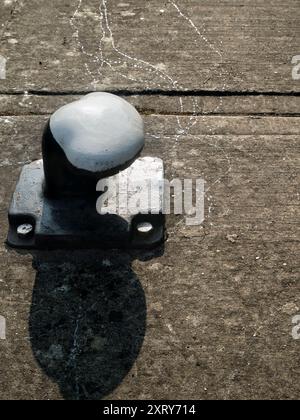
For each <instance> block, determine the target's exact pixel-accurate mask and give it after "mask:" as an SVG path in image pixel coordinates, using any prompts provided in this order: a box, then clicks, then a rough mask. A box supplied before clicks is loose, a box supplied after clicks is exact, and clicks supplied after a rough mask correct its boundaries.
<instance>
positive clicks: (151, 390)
mask: <svg viewBox="0 0 300 420" xmlns="http://www.w3.org/2000/svg"><path fill="white" fill-rule="evenodd" d="M299 6H300V2H299V1H298V0H289V2H288V4H283V3H282V2H281V1H279V0H272V1H269V2H268V3H266V2H265V1H262V0H252V1H250V0H249V1H248V0H239V1H233V0H223V1H217V0H214V1H211V0H202V1H201V2H199V1H196V0H187V1H183V0H177V1H165V2H161V1H158V0H153V1H151V2H147V1H144V0H139V1H137V0H126V2H120V1H115V0H101V1H100V0H97V1H96V0H86V1H84V0H82V1H81V0H79V1H74V0H72V1H68V2H67V1H61V0H60V1H58V0H54V1H53V2H51V3H49V2H42V3H41V2H40V1H39V2H38V1H35V0H31V1H28V2H25V1H22V0H16V1H13V0H12V1H9V0H7V1H1V3H0V7H1V13H0V24H1V29H0V34H1V46H0V54H1V55H3V56H5V57H6V58H7V59H8V61H7V78H6V80H0V179H1V182H0V226H1V229H0V242H1V244H2V245H1V247H0V316H1V317H2V318H1V325H2V329H3V319H5V324H6V331H5V335H3V334H0V355H1V361H0V377H1V381H0V398H1V399H61V398H66V399H98V398H113V399H121V398H124V399H139V398H147V399H148V398H149V399H150V398H153V399H169V398H170V399H181V398H186V399H193V398H195V399H215V398H218V399H254V398H263V399H278V398H281V399H298V398H299V396H300V383H299V373H300V364H299V361H300V360H299V346H300V341H297V340H294V339H293V337H292V328H293V325H292V319H293V317H294V316H296V315H300V300H299V292H300V285H299V132H300V118H299V105H300V103H299V98H300V97H299V92H300V81H295V80H293V79H292V65H291V60H292V57H293V56H295V55H298V54H300V50H299V35H300V33H299V32H300V30H299V28H300V25H299V23H300V22H299V20H300V9H299ZM95 89H97V90H101V89H103V90H106V91H111V92H114V93H116V92H117V93H118V92H119V93H120V94H121V95H122V96H124V97H126V98H127V100H129V101H130V102H131V103H132V104H134V105H136V106H137V108H138V109H139V111H140V112H141V113H142V114H143V117H144V119H145V124H146V133H147V137H146V148H145V151H144V152H143V154H144V155H151V156H157V157H161V158H163V159H164V161H165V166H166V172H167V176H168V178H170V179H171V178H174V177H177V178H198V177H201V178H204V179H205V182H206V218H205V222H204V223H203V225H202V226H198V227H188V226H186V224H185V220H184V217H182V216H170V217H169V218H168V221H167V224H168V235H169V237H168V240H167V242H166V243H165V245H164V247H163V248H161V249H158V250H156V251H155V252H149V253H146V254H145V253H124V252H122V253H121V252H118V251H106V252H103V251H90V252H77V251H76V252H67V253H65V252H59V251H57V252H51V253H34V254H20V253H16V252H14V251H11V250H9V249H7V248H6V247H5V245H4V241H5V237H6V232H7V219H6V218H7V215H6V213H7V207H8V204H9V200H10V197H11V193H12V191H13V189H14V185H15V182H16V180H17V177H18V174H19V172H20V169H21V167H22V165H23V164H24V163H26V162H28V161H32V160H34V159H38V158H40V156H41V153H40V139H41V132H42V129H43V127H44V124H45V122H46V120H47V118H48V116H49V114H51V113H52V112H53V111H54V110H55V109H56V108H57V107H59V106H61V105H62V104H65V103H68V102H71V101H72V100H74V98H77V97H80V96H81V95H82V94H83V93H84V92H88V91H92V90H95Z"/></svg>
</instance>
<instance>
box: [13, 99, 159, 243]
mask: <svg viewBox="0 0 300 420" xmlns="http://www.w3.org/2000/svg"><path fill="white" fill-rule="evenodd" d="M144 141H145V140H144V125H143V120H142V118H141V116H140V115H139V113H138V112H137V111H136V109H135V108H134V107H133V106H131V105H130V104H129V103H128V102H126V101H125V100H124V99H122V98H120V97H118V96H115V95H111V94H108V93H100V92H99V93H92V94H89V95H87V96H85V97H84V98H82V99H80V100H78V101H76V102H73V103H70V104H68V105H66V106H64V107H62V108H60V109H58V110H57V111H56V112H55V113H54V114H53V115H52V116H51V118H50V119H49V121H48V122H47V124H46V127H45V130H44V133H43V137H42V155H43V159H42V160H41V161H36V162H32V163H31V164H30V165H26V166H25V167H24V168H23V170H22V173H21V176H20V179H19V182H18V184H17V187H16V191H15V194H14V196H13V199H12V203H11V206H10V210H9V222H10V228H9V234H8V240H7V242H8V244H9V245H11V246H13V247H19V248H64V247H68V248H82V247H84V248H94V247H131V246H134V247H150V246H154V245H156V244H157V243H159V242H161V241H162V240H163V238H164V216H163V214H162V213H163V197H162V194H163V191H162V190H161V188H160V187H159V186H158V185H159V182H158V181H163V178H164V176H163V172H164V169H163V163H162V161H161V160H160V159H157V158H144V159H138V156H139V155H140V153H141V151H142V149H143V147H144ZM127 168H128V169H127ZM119 172H122V174H123V178H124V176H125V177H127V178H128V191H127V192H128V198H129V197H132V195H134V194H135V192H136V191H135V190H136V188H135V186H134V183H135V182H140V181H143V180H144V181H147V180H149V181H150V180H151V179H155V180H157V183H156V184H155V185H157V188H158V194H159V196H160V208H159V209H157V207H156V208H155V209H152V208H151V203H149V204H148V207H147V209H146V211H145V209H144V210H143V211H142V212H141V211H139V209H137V210H136V211H135V212H131V213H130V212H129V213H125V214H124V211H123V210H120V206H119V207H118V206H116V207H115V210H113V211H111V210H110V211H108V213H107V214H102V212H100V213H99V211H98V208H97V207H96V203H97V196H99V195H100V194H101V191H100V190H98V191H96V186H97V184H98V182H99V180H107V179H108V178H109V179H110V180H112V177H113V176H114V175H116V174H118V173H119ZM113 181H114V182H115V183H118V182H119V181H118V178H116V177H114V179H113ZM146 184H147V183H145V185H146ZM116 191H117V193H116V194H117V195H116V197H114V198H113V199H114V200H115V202H116V204H119V203H118V201H120V199H121V198H122V199H124V194H123V195H122V196H121V195H120V194H119V191H118V188H116ZM118 194H119V195H118ZM121 207H122V209H123V208H124V206H121Z"/></svg>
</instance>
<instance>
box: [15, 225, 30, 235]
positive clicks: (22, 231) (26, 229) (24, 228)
mask: <svg viewBox="0 0 300 420" xmlns="http://www.w3.org/2000/svg"><path fill="white" fill-rule="evenodd" d="M32 231H33V226H32V225H31V224H29V223H24V224H23V225H20V226H18V228H17V233H18V236H19V237H21V238H25V237H26V236H28V235H30V233H31V232H32Z"/></svg>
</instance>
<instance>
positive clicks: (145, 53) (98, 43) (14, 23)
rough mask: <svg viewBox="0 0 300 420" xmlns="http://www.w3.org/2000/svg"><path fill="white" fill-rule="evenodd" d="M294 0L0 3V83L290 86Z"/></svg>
mask: <svg viewBox="0 0 300 420" xmlns="http://www.w3.org/2000/svg"><path fill="white" fill-rule="evenodd" d="M299 5H300V3H299V0H289V2H288V4H286V3H285V2H282V0H272V1H268V2H267V3H266V2H265V0H243V1H238V2H237V1H236V0H226V1H225V0H223V1H212V0H202V1H201V2H200V1H198V0H189V1H183V0H176V1H173V0H168V1H165V2H161V1H160V0H152V1H141V0H127V1H126V2H120V1H119V0H72V1H71V2H65V1H61V0H53V1H51V2H43V3H42V5H41V2H40V0H31V1H30V2H26V1H23V0H16V1H14V2H12V1H6V2H4V4H3V2H2V4H1V15H2V16H1V23H2V22H3V23H2V27H3V36H1V49H0V53H1V54H3V55H4V56H5V57H6V58H7V59H8V77H7V80H6V82H5V83H4V84H1V91H2V92H9V91H24V90H34V91H57V92H61V91H74V92H77V91H90V90H91V89H95V88H97V89H106V90H113V89H129V90H142V91H144V90H147V89H150V90H151V89H155V90H157V89H161V90H174V89H175V90H178V91H181V90H183V89H191V90H200V89H201V90H203V89H205V90H219V91H224V90H229V91H240V90H242V91H263V92H266V91H272V92H281V91H285V92H291V91H298V92H299V84H298V83H297V82H296V81H293V79H292V64H291V60H292V57H293V56H295V55H297V54H299V42H298V40H299V35H300V13H299ZM2 10H3V12H2ZM12 11H13V13H12V15H11V12H12ZM8 17H10V19H9V21H7V18H8Z"/></svg>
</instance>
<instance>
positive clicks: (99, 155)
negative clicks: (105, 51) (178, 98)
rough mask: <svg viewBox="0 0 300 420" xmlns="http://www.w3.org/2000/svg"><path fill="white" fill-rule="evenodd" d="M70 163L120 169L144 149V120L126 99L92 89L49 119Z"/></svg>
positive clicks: (101, 170)
mask: <svg viewBox="0 0 300 420" xmlns="http://www.w3.org/2000/svg"><path fill="white" fill-rule="evenodd" d="M49 126H50V130H51V134H52V136H53V138H54V140H55V141H56V142H57V143H58V145H59V146H60V148H61V149H62V150H63V152H64V154H65V156H66V158H67V159H68V161H69V163H70V164H71V165H72V166H73V167H74V168H77V169H79V170H84V171H88V172H90V173H97V174H101V173H106V172H110V171H111V172H114V171H115V173H117V172H118V170H119V168H121V167H126V165H129V164H130V163H131V162H132V161H133V160H134V159H135V158H136V157H137V156H138V154H139V153H140V151H141V150H142V149H143V146H144V142H145V136H144V124H143V120H142V118H141V116H140V115H139V113H138V112H137V111H136V109H135V108H134V107H133V106H132V105H130V104H129V103H128V102H127V101H125V100H124V99H122V98H120V97H118V96H116V95H112V94H109V93H104V92H97V93H91V94H88V95H86V96H85V97H83V98H82V99H80V100H78V101H76V102H73V103H71V104H68V105H65V106H63V107H62V108H60V109H59V110H57V111H56V112H55V113H54V114H53V115H52V116H51V118H50V122H49Z"/></svg>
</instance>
